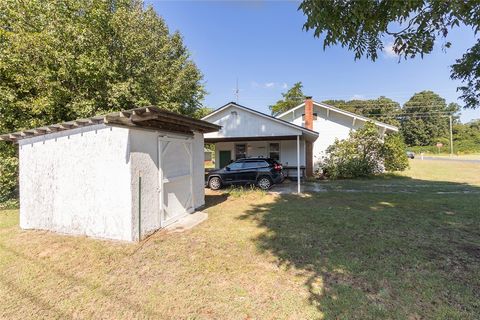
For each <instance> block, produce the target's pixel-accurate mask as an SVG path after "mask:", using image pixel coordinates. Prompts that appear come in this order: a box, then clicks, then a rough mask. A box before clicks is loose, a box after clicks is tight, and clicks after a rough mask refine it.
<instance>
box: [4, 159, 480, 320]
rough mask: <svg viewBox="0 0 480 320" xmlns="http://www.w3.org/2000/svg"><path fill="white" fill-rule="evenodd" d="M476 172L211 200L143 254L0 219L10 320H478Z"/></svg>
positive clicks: (413, 173) (239, 193)
mask: <svg viewBox="0 0 480 320" xmlns="http://www.w3.org/2000/svg"><path fill="white" fill-rule="evenodd" d="M479 167H480V166H479V165H478V164H472V163H467V164H462V165H461V166H459V165H458V164H457V163H452V162H446V161H445V162H442V161H423V162H420V161H416V160H414V161H412V162H411V169H410V170H409V171H408V172H406V173H403V174H402V175H401V176H396V175H389V176H385V177H382V178H374V179H366V180H355V181H350V180H344V181H338V182H322V187H323V189H325V190H327V191H326V192H319V193H314V194H307V195H303V196H296V195H281V196H279V195H272V194H268V193H262V192H256V191H250V190H245V189H232V190H226V191H225V192H209V194H208V195H207V202H208V208H207V209H206V210H207V212H208V213H209V219H208V220H207V221H206V222H204V223H203V224H201V225H200V226H198V227H196V228H194V229H192V230H190V231H187V232H184V233H181V234H166V233H164V232H159V233H157V234H155V235H153V236H152V237H151V238H149V239H148V240H147V241H145V242H143V243H141V244H125V243H115V242H109V241H100V240H94V239H88V238H84V237H69V236H62V235H57V234H53V233H49V232H41V231H21V230H20V229H19V228H18V212H17V211H16V210H13V211H12V210H9V211H0V296H1V297H2V298H1V299H2V303H0V318H17V319H20V318H21V319H23V318H164V319H172V318H175V319H212V318H213V319H321V318H323V319H478V315H479V314H480V267H479V266H480V231H479V230H480V222H479V221H480V210H479V206H480V202H479V200H478V199H479V198H480V174H479V172H478V170H479Z"/></svg>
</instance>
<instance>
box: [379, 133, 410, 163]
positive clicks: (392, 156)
mask: <svg viewBox="0 0 480 320" xmlns="http://www.w3.org/2000/svg"><path fill="white" fill-rule="evenodd" d="M406 147H407V146H406V145H405V142H404V141H403V139H402V136H401V135H399V134H397V133H394V134H389V135H387V136H386V137H385V139H384V142H383V146H382V155H383V158H384V165H385V170H386V171H403V170H405V169H407V168H408V158H407V155H406V153H405V149H406Z"/></svg>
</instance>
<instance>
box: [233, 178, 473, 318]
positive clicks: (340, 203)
mask: <svg viewBox="0 0 480 320" xmlns="http://www.w3.org/2000/svg"><path fill="white" fill-rule="evenodd" d="M371 182H376V183H377V184H376V186H372V187H370V185H369V183H371ZM328 185H330V187H331V188H329V190H328V192H319V193H312V194H307V195H305V196H303V197H299V196H295V195H282V196H277V197H276V198H275V200H274V201H273V202H271V203H266V204H257V205H252V207H251V209H250V210H249V211H248V212H246V214H245V215H244V216H242V217H241V219H251V220H253V221H255V222H256V223H257V224H258V225H259V226H261V227H263V228H266V231H265V232H264V233H262V234H261V235H260V236H258V237H256V238H254V239H253V241H255V242H256V244H257V246H258V248H259V250H261V251H267V252H270V253H271V254H273V255H274V256H275V257H276V258H277V260H278V264H279V265H280V266H281V267H284V268H287V269H288V268H292V269H294V270H295V271H297V272H299V273H300V274H301V275H302V276H304V277H305V279H306V280H305V285H306V287H307V288H308V290H309V300H310V302H311V303H312V304H313V305H315V306H316V307H317V308H318V310H319V311H320V312H321V313H322V314H323V315H324V317H325V319H337V318H341V319H367V318H368V319H372V318H374V319H383V318H389V319H392V318H393V319H395V318H397V319H405V318H410V319H420V318H421V319H423V318H435V319H442V318H443V319H474V318H475V317H477V316H478V315H479V314H480V302H479V301H480V268H479V265H480V223H479V221H480V209H479V208H480V200H479V193H480V188H479V187H475V186H471V185H467V184H457V183H449V182H432V181H424V180H415V179H410V178H403V177H402V178H400V179H394V178H392V177H389V178H388V179H384V180H382V179H375V180H373V181H368V180H363V181H354V182H352V181H350V182H349V181H341V182H339V183H334V182H329V183H328ZM352 185H353V188H356V189H355V190H356V191H355V192H350V191H351V190H349V191H345V190H344V189H345V186H348V187H349V188H352ZM368 188H371V189H369V191H370V192H362V191H363V190H367V189H368Z"/></svg>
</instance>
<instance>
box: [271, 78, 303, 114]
mask: <svg viewBox="0 0 480 320" xmlns="http://www.w3.org/2000/svg"><path fill="white" fill-rule="evenodd" d="M302 88H303V85H302V83H301V82H297V83H295V84H294V85H293V86H292V87H291V88H290V89H288V91H287V92H285V93H282V97H283V98H282V99H281V100H278V101H277V102H276V103H275V104H274V105H271V106H269V108H270V111H271V112H272V115H274V116H275V115H279V114H281V113H283V112H285V111H288V110H290V109H292V108H294V107H296V106H298V105H299V104H301V103H302V102H303V101H304V99H305V95H304V94H303V92H302Z"/></svg>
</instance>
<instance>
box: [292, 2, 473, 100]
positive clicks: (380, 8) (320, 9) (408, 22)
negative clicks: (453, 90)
mask: <svg viewBox="0 0 480 320" xmlns="http://www.w3.org/2000/svg"><path fill="white" fill-rule="evenodd" d="M299 10H301V11H303V13H304V14H305V16H306V17H307V21H306V22H305V24H304V29H305V30H307V31H308V30H313V32H314V36H315V37H317V38H319V37H321V36H323V45H324V48H326V47H328V46H333V45H336V44H340V45H342V46H343V47H347V48H348V49H349V50H351V51H353V52H354V53H355V59H359V58H361V57H363V56H366V57H367V58H369V59H372V60H376V59H377V58H378V55H379V52H381V51H382V50H383V49H384V46H385V42H386V41H387V40H388V39H391V38H393V47H392V48H393V51H394V52H395V53H396V54H398V55H399V57H403V58H405V59H407V58H414V57H416V56H418V55H420V56H421V57H423V56H424V55H425V54H429V53H431V52H432V50H433V48H434V44H435V41H436V40H437V39H444V43H443V48H444V49H447V48H449V47H450V46H451V43H450V42H448V41H446V38H447V35H448V33H449V31H450V30H451V29H452V28H454V27H459V26H460V25H466V26H469V27H471V28H472V29H473V31H474V33H475V34H477V33H478V32H479V30H480V2H479V1H444V0H431V1H427V0H415V1H398V0H385V1H377V0H366V1H340V0H322V1H318V0H303V1H302V3H301V4H300V6H299ZM479 61H480V39H478V40H477V42H476V44H475V45H474V46H473V47H472V48H470V49H469V50H467V52H466V53H465V54H464V55H463V57H461V58H459V59H458V60H457V61H456V63H455V64H454V65H453V66H452V72H451V77H452V78H453V79H459V80H461V81H462V82H464V84H465V85H463V86H461V87H459V88H458V90H459V91H461V98H462V99H463V100H464V101H465V107H466V108H476V107H478V106H480V63H479Z"/></svg>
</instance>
